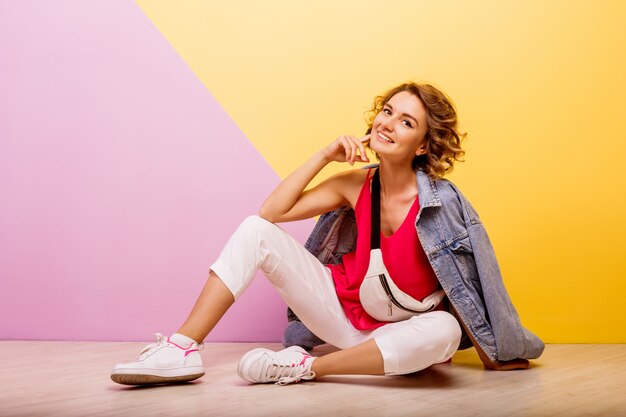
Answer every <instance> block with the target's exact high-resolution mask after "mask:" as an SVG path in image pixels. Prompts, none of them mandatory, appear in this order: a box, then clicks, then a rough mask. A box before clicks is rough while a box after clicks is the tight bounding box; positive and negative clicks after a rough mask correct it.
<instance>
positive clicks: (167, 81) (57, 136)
mask: <svg viewBox="0 0 626 417" xmlns="http://www.w3.org/2000/svg"><path fill="white" fill-rule="evenodd" d="M278 182H279V178H278V177H277V175H276V174H275V172H274V171H273V170H272V169H271V168H270V167H269V166H268V165H267V163H266V162H265V161H264V160H263V158H262V157H261V156H260V155H259V153H258V152H257V151H256V150H255V149H254V148H253V147H252V146H251V144H250V142H249V141H248V139H247V138H246V137H245V136H244V135H243V134H242V132H241V131H240V130H239V129H238V128H237V126H236V125H235V123H234V122H233V120H231V119H230V118H229V116H228V115H227V114H226V113H225V112H224V110H223V109H222V108H221V107H220V105H219V103H217V102H216V101H215V100H214V99H213V97H212V96H211V94H210V93H209V92H208V91H207V90H206V88H205V87H204V86H203V85H202V84H201V83H200V81H199V80H198V79H197V78H196V77H195V75H194V74H193V73H192V72H191V70H190V69H189V68H188V66H187V65H186V64H185V62H183V60H182V59H181V58H180V57H179V56H178V55H177V54H176V52H175V51H174V50H173V48H172V47H171V46H170V45H169V44H168V43H167V41H165V40H164V38H163V37H162V36H161V35H160V33H159V32H158V31H157V30H156V28H155V27H154V26H153V25H152V24H151V23H150V21H149V20H148V19H147V18H146V17H145V16H144V15H143V14H142V13H141V11H140V10H139V8H138V7H137V6H135V5H134V4H133V3H132V2H130V1H117V2H112V1H89V2H85V1H64V2H61V3H59V2H30V1H25V2H22V1H20V2H3V3H2V4H1V5H0V196H1V203H0V317H1V318H0V320H1V321H0V338H2V339H45V340H146V339H150V338H151V337H152V332H156V331H160V332H163V333H169V332H173V331H175V330H176V328H177V326H178V325H179V324H180V323H181V322H182V321H183V320H184V319H185V318H186V316H187V313H188V312H189V310H190V309H191V307H192V305H193V302H194V301H195V299H196V296H197V294H198V292H199V291H200V289H201V288H202V286H203V284H204V281H205V279H206V277H207V272H208V267H209V265H210V264H211V263H212V262H213V261H214V260H215V258H216V257H217V255H219V252H220V250H221V247H222V246H223V245H224V243H225V242H226V240H227V239H228V237H229V235H230V234H231V233H232V232H233V231H234V229H235V228H236V227H237V225H238V224H239V223H240V222H241V220H243V218H245V217H246V216H247V215H249V214H254V213H256V212H257V210H258V207H259V206H260V204H261V203H262V202H263V200H264V199H265V197H266V196H267V195H268V193H269V192H271V190H272V189H273V188H274V187H275V186H276V185H277V184H278ZM312 226H313V222H312V221H307V222H299V223H294V224H287V225H284V228H285V229H286V230H287V231H289V232H290V233H292V234H293V235H294V236H295V237H296V239H298V240H299V241H301V242H304V240H305V239H306V236H307V235H308V233H309V232H310V230H311V228H312ZM258 278H259V279H257V280H256V281H255V283H254V284H253V285H252V286H251V287H250V290H249V291H248V293H246V294H245V295H244V296H243V297H242V298H241V300H240V301H239V302H238V303H237V304H236V305H235V306H234V307H233V308H232V309H231V310H230V311H229V312H228V313H227V315H226V317H225V318H224V319H223V321H222V322H221V323H220V324H219V325H218V327H217V328H216V329H215V331H214V333H213V334H212V335H210V337H209V339H208V340H213V341H278V340H280V338H281V336H282V331H283V329H284V326H285V324H286V318H285V306H284V304H283V303H282V301H281V300H280V299H279V297H278V296H277V295H276V294H275V292H274V291H273V289H272V288H271V287H270V286H269V284H268V283H267V282H266V280H265V278H263V276H262V274H259V275H258Z"/></svg>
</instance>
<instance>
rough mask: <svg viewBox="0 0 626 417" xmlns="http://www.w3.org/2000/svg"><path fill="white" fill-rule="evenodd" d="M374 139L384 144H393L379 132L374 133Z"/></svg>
mask: <svg viewBox="0 0 626 417" xmlns="http://www.w3.org/2000/svg"><path fill="white" fill-rule="evenodd" d="M376 137H377V138H378V139H379V140H380V141H381V142H386V143H394V141H393V140H391V139H390V138H389V137H387V136H385V135H383V134H382V133H380V132H376Z"/></svg>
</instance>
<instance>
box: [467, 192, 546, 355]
mask: <svg viewBox="0 0 626 417" xmlns="http://www.w3.org/2000/svg"><path fill="white" fill-rule="evenodd" d="M456 191H457V194H458V196H459V199H460V202H461V208H462V211H463V219H464V221H465V225H466V227H467V232H468V234H469V238H470V243H471V245H472V249H473V252H474V259H475V262H476V268H477V270H478V275H479V279H480V284H481V286H482V290H483V299H484V300H485V307H486V309H487V313H488V317H489V321H490V324H491V327H492V330H493V334H494V337H495V341H496V348H497V359H498V360H500V361H507V360H511V359H516V358H522V359H534V358H538V357H539V356H540V355H541V353H542V352H543V349H544V344H543V342H542V341H541V340H540V339H539V338H538V337H537V336H536V335H534V334H533V333H531V332H530V331H528V330H527V329H525V328H524V327H522V325H521V323H520V319H519V315H518V314H517V310H516V309H515V307H514V306H513V303H512V302H511V299H510V297H509V294H508V292H507V290H506V288H505V287H504V282H503V280H502V274H501V272H500V267H499V265H498V261H497V259H496V255H495V252H494V250H493V247H492V245H491V241H490V239H489V236H488V235H487V231H486V230H485V227H484V225H483V223H482V221H481V220H480V218H479V217H478V213H476V210H474V208H473V207H472V205H471V204H470V203H469V201H468V200H467V199H466V198H465V196H464V195H463V194H462V193H461V192H460V191H459V190H458V189H457V190H456Z"/></svg>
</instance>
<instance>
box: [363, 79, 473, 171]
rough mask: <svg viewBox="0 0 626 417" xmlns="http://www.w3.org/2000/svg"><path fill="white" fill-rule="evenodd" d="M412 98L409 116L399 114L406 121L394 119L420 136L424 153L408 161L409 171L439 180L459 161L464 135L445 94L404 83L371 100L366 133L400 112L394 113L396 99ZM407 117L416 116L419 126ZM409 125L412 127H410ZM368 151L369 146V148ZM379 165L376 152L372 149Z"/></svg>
mask: <svg viewBox="0 0 626 417" xmlns="http://www.w3.org/2000/svg"><path fill="white" fill-rule="evenodd" d="M407 96H408V97H413V98H415V102H416V104H413V105H411V104H409V106H411V109H412V112H411V111H408V112H406V113H405V112H403V113H401V114H400V116H404V117H405V118H406V120H403V119H398V120H399V121H400V122H402V123H403V124H404V125H406V126H407V127H408V128H413V127H415V128H417V129H420V131H422V132H423V133H424V141H425V144H426V148H425V152H424V153H423V154H421V155H416V156H415V157H414V158H413V160H412V167H413V169H422V170H423V171H424V172H425V173H426V174H428V175H429V176H431V177H433V178H441V177H443V176H444V175H446V174H448V173H450V172H452V170H453V166H454V162H455V161H461V162H462V161H463V160H462V159H460V158H462V157H463V155H464V154H465V151H463V150H462V149H461V142H462V140H463V139H465V137H466V136H467V133H460V132H459V129H458V118H457V113H456V110H455V106H454V103H453V101H452V99H450V98H449V97H448V96H447V95H446V94H444V93H443V92H442V91H440V90H439V89H437V88H435V87H433V86H432V85H430V84H417V83H404V84H401V85H399V86H397V87H394V88H392V89H390V90H389V91H387V92H386V93H385V94H383V95H380V96H377V97H376V98H375V99H374V102H373V104H372V107H371V109H370V110H368V111H367V112H366V113H367V114H368V118H367V123H368V130H367V133H368V134H369V133H371V132H372V129H373V128H374V129H375V128H376V127H377V125H379V124H380V122H381V121H382V120H385V119H388V118H390V117H392V116H393V115H394V112H395V113H397V112H398V111H400V110H401V109H400V108H396V109H394V105H395V103H396V102H397V101H398V100H399V99H400V97H407ZM411 114H417V115H418V119H421V122H419V121H418V120H417V119H416V118H415V117H413V116H411ZM413 124H414V125H415V126H413ZM370 148H371V144H370ZM372 151H373V152H374V154H375V155H376V158H377V159H378V160H379V161H380V157H379V154H378V152H377V150H374V149H372Z"/></svg>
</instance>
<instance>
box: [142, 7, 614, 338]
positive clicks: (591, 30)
mask: <svg viewBox="0 0 626 417" xmlns="http://www.w3.org/2000/svg"><path fill="white" fill-rule="evenodd" d="M138 5H139V6H140V7H141V8H142V10H143V11H144V12H145V13H146V15H147V16H148V17H149V18H150V19H151V20H152V21H153V22H154V23H155V25H156V26H157V28H158V29H159V30H160V31H161V32H162V33H163V35H164V36H165V37H166V38H167V39H168V40H169V41H170V42H171V44H172V45H173V46H174V48H176V50H177V51H178V52H179V53H180V55H181V56H182V57H183V59H184V60H185V61H186V62H187V63H188V64H189V66H190V67H191V68H192V69H193V71H195V73H196V74H197V75H198V77H199V78H200V79H201V80H202V81H203V82H204V84H205V85H206V87H207V88H208V90H209V91H210V92H211V93H212V94H213V96H214V97H215V98H216V99H217V100H218V101H219V103H220V104H221V105H222V106H223V107H224V109H225V110H226V111H227V112H228V113H229V114H230V116H231V117H232V118H233V120H234V121H235V122H236V123H237V125H238V126H239V127H240V128H241V130H242V131H243V132H244V133H245V134H246V135H247V137H248V138H249V139H250V141H251V142H252V143H253V144H254V146H255V147H256V148H257V149H258V151H259V152H260V153H261V154H262V155H263V157H264V158H265V159H266V160H267V161H268V163H269V164H270V165H271V166H272V167H273V168H274V169H275V170H276V172H277V173H278V175H279V176H280V177H281V178H284V177H285V176H287V175H288V174H289V173H290V172H291V171H292V170H293V169H295V168H296V167H297V166H299V165H300V164H301V163H302V162H303V161H304V160H305V159H307V158H308V156H309V155H310V154H312V153H313V152H315V151H317V150H318V149H320V148H321V147H323V146H325V145H326V144H327V143H329V142H330V141H332V140H333V139H334V138H335V137H337V136H338V135H340V134H355V135H358V134H360V133H362V132H363V131H364V130H365V124H364V120H363V112H364V111H365V110H366V109H367V108H368V106H369V105H370V104H371V101H372V99H373V97H374V96H375V95H377V94H380V93H382V92H383V91H384V90H386V89H387V88H389V87H391V86H394V85H396V84H398V83H400V82H404V81H406V80H414V81H424V82H430V83H432V84H434V85H435V86H438V87H440V88H441V89H442V90H444V91H445V92H446V93H448V94H449V95H450V96H451V97H452V98H453V99H454V101H455V102H456V104H457V107H458V111H459V115H460V120H461V124H462V128H463V129H464V130H466V131H468V133H469V135H468V139H467V141H466V142H465V143H466V145H465V149H466V151H467V154H466V160H467V162H465V163H464V164H458V165H457V167H456V169H455V171H454V172H453V173H452V174H451V175H450V176H448V178H449V179H450V180H452V181H453V182H455V183H456V184H457V185H459V187H460V188H461V190H463V192H464V193H465V195H466V196H467V197H468V198H469V199H470V201H471V202H472V204H473V205H474V207H475V208H476V209H477V211H478V213H479V214H480V216H481V218H482V219H483V222H484V223H485V226H486V228H487V231H488V232H489V235H490V237H491V240H492V243H493V245H494V248H495V251H496V255H497V256H498V259H499V261H500V267H501V269H502V271H503V275H504V279H505V283H506V285H507V287H508V289H509V292H510V294H511V297H512V299H513V301H514V303H515V305H516V307H517V309H518V312H519V313H520V316H521V318H522V322H523V323H524V324H525V325H526V326H527V327H528V328H530V329H532V330H533V331H534V332H536V333H537V334H538V335H539V336H541V337H542V338H543V339H544V340H545V341H547V342H552V343H558V342H563V343H566V342H593V343H597V342H621V343H624V342H626V326H625V320H624V312H623V309H622V308H621V306H622V305H623V304H624V302H623V301H621V298H622V297H624V296H625V294H626V284H625V283H624V278H625V276H626V267H625V265H626V262H625V259H624V258H626V255H624V254H622V252H623V248H624V246H625V245H624V239H625V237H626V227H625V226H624V224H625V219H624V214H626V210H625V207H626V204H625V202H626V198H625V193H624V189H625V181H624V179H625V176H626V175H625V173H624V172H625V170H624V165H625V163H624V162H623V161H622V158H624V156H625V155H626V152H625V151H626V145H625V143H626V137H625V135H624V133H623V129H624V127H623V122H622V120H623V117H624V115H625V114H626V105H625V104H624V103H625V98H626V81H625V80H624V74H626V42H625V39H626V33H625V29H624V22H626V2H623V1H618V0H616V1H606V0H605V1H590V0H589V1H504V2H503V1H483V2H466V1H440V2H433V1H415V0H408V1H397V2H383V1H376V2H375V1H362V0H353V1H339V2H338V1H329V0H324V1H319V0H317V1H292V0H290V1H287V0H284V1H265V2H256V1H233V2H230V1H224V2H223V1H220V2H218V1H205V2H179V1H175V0H171V1H147V0H141V1H138ZM348 168H349V166H345V167H344V166H340V165H338V164H335V165H333V166H330V167H327V168H326V169H325V170H324V171H322V173H321V174H320V175H319V176H318V180H316V181H314V182H313V184H316V183H317V182H318V181H319V179H322V178H324V177H327V176H328V175H330V174H332V173H334V172H337V171H339V170H342V169H348Z"/></svg>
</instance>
